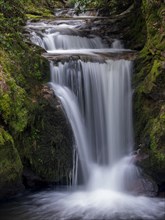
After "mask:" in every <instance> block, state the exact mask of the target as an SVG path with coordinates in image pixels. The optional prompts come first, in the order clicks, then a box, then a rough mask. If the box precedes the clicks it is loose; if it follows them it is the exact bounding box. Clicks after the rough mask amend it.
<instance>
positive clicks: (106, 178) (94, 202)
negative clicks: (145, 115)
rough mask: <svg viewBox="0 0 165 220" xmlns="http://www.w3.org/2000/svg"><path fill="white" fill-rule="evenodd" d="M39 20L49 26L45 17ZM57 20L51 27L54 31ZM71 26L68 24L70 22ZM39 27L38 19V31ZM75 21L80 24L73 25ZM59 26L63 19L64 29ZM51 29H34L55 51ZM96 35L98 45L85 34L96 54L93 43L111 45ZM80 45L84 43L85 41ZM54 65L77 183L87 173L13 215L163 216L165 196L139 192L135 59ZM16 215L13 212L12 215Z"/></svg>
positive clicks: (68, 219) (62, 218) (52, 218)
mask: <svg viewBox="0 0 165 220" xmlns="http://www.w3.org/2000/svg"><path fill="white" fill-rule="evenodd" d="M74 22H75V21H74ZM30 25H31V26H32V27H33V25H32V24H30ZM30 25H29V26H30ZM38 26H39V28H40V29H42V28H46V25H45V24H42V23H39V24H38ZM56 26H58V25H56ZM56 26H55V27H54V26H53V27H48V28H49V31H48V32H49V33H50V28H53V29H54V28H56ZM66 26H67V28H68V26H69V25H68V24H66ZM36 27H37V24H36V23H35V24H34V27H33V31H34V30H35V28H36ZM74 27H75V28H76V25H75V26H74V25H71V26H69V28H72V29H74ZM36 29H37V28H36ZM59 29H60V25H59V26H58V30H57V31H58V32H59ZM53 31H54V30H53ZM42 32H43V30H42ZM36 33H37V31H36ZM49 33H48V36H47V34H46V31H45V32H44V33H42V35H41V34H40V35H38V34H34V32H33V34H32V35H33V36H32V41H33V42H34V43H35V44H38V45H40V46H43V47H44V48H48V50H53V51H54V49H55V48H56V49H57V47H56V46H54V45H56V44H57V42H56V40H57V39H56V37H55V38H54V37H53V39H51V40H50V36H49ZM58 35H59V33H58ZM58 37H59V38H60V35H59V36H58ZM45 38H46V39H47V40H50V41H47V40H45ZM61 39H62V41H65V43H66V44H67V46H66V45H65V46H64V45H63V43H62V44H61V45H63V46H62V48H61V46H60V49H62V50H63V52H62V54H65V53H66V51H67V50H70V49H73V48H72V43H73V41H72V40H73V38H72V37H71V36H70V35H69V36H68V35H63V36H61ZM61 39H60V41H61ZM96 39H97V40H98V38H93V39H92V41H93V44H92V45H91V43H90V42H91V39H88V38H87V37H86V38H85V39H84V40H85V42H88V43H87V44H86V45H87V46H85V47H88V48H90V54H91V53H92V49H93V48H105V44H103V43H102V42H99V44H97V40H96ZM95 40H96V41H95ZM52 41H53V42H52ZM62 41H61V42H62ZM78 41H81V39H80V38H78ZM83 44H84V43H83ZM51 45H53V46H51ZM93 45H95V46H93ZM70 46H71V48H70ZM96 46H98V47H96ZM76 47H77V49H80V47H81V46H76ZM112 47H113V49H114V48H115V49H116V50H121V48H122V45H121V44H120V42H119V41H114V43H113V44H112ZM77 51H80V50H77ZM105 51H106V50H105ZM88 52H89V51H88ZM50 69H51V83H50V86H51V87H52V89H53V90H54V91H55V94H56V95H57V96H58V97H59V99H60V100H61V103H62V105H63V108H64V110H65V112H66V115H67V117H68V119H69V121H70V124H71V127H72V129H73V133H74V137H75V148H74V150H73V154H74V155H73V157H74V163H73V164H74V167H73V175H72V183H73V185H74V184H77V182H78V177H79V178H80V179H81V180H82V179H83V181H82V182H83V187H81V188H78V187H77V188H76V189H75V188H73V190H74V191H72V190H71V191H70V190H69V191H59V192H57V191H47V192H41V193H37V194H36V195H33V196H29V197H28V200H27V201H26V202H24V203H23V205H22V204H21V205H20V208H19V209H18V207H17V208H16V210H15V213H14V215H15V216H16V217H15V218H14V217H13V215H12V219H13V220H17V219H18V218H17V216H21V218H20V219H26V220H45V219H47V220H57V219H58V220H75V219H79V220H85V219H86V220H92V219H93V220H96V219H98V220H103V219H104V220H116V219H122V220H123V219H125V220H126V219H127V220H129V219H134V220H139V219H143V220H144V219H148V220H154V219H157V220H158V219H159V220H163V219H164V215H165V212H164V208H165V203H164V200H163V199H160V198H150V197H146V196H142V195H138V191H136V190H134V189H135V188H136V187H135V186H136V183H137V182H138V181H139V179H140V178H141V172H140V170H139V169H138V168H137V167H136V165H135V164H134V163H133V156H131V155H130V153H131V152H132V150H133V129H132V101H131V99H132V89H131V70H132V62H131V61H128V60H110V59H109V60H104V62H101V63H100V62H89V61H88V62H84V61H81V60H80V59H79V60H77V61H76V60H72V59H70V61H68V62H58V63H54V62H53V61H51V62H50ZM77 155H78V156H77ZM78 160H79V162H78ZM78 164H80V165H81V172H80V168H79V167H78ZM79 173H82V176H80V175H79ZM17 206H18V205H17ZM12 211H13V209H12ZM11 213H12V212H11ZM16 213H17V214H16ZM10 219H11V218H10V216H9V218H8V219H7V220H10Z"/></svg>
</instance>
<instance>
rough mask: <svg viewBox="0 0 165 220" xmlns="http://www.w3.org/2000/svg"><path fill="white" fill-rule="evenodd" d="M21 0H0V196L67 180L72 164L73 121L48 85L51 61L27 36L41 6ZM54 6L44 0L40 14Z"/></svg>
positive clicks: (46, 12)
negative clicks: (28, 19)
mask: <svg viewBox="0 0 165 220" xmlns="http://www.w3.org/2000/svg"><path fill="white" fill-rule="evenodd" d="M42 2H44V1H42ZM47 2H49V1H47ZM51 2H52V3H53V1H51ZM56 2H57V1H56ZM21 3H22V2H21V1H15V0H14V1H12V2H11V1H5V4H4V1H0V12H1V13H0V32H1V33H2V35H1V36H0V199H2V198H6V197H9V196H11V195H14V193H18V192H19V191H20V190H23V189H24V187H30V188H33V187H40V186H43V185H47V184H49V183H63V184H66V183H67V182H68V181H69V179H68V178H69V174H70V172H71V167H72V156H71V155H72V149H71V146H72V133H71V130H70V127H69V126H68V123H67V120H66V118H65V115H64V113H63V110H62V108H61V106H60V104H59V103H58V100H57V99H56V97H54V95H53V94H52V92H51V91H49V90H48V88H47V87H45V86H43V85H44V84H45V83H47V82H48V81H49V67H48V65H49V64H48V62H47V61H46V60H45V59H43V58H42V57H41V54H42V52H43V51H42V50H41V49H39V48H37V47H35V46H34V45H32V44H31V43H30V42H28V41H27V39H26V38H25V36H24V34H26V33H24V32H25V31H24V29H23V25H25V21H26V14H25V13H26V12H27V13H30V12H29V8H30V7H31V8H32V7H33V10H34V11H35V7H36V11H38V10H39V8H38V6H37V5H35V4H33V2H32V1H25V3H26V4H25V5H22V4H21ZM28 4H29V5H28ZM38 4H39V1H38ZM45 4H46V3H45ZM47 6H48V5H47ZM26 7H27V8H26ZM44 7H45V6H44ZM48 8H49V7H46V9H45V8H43V10H42V7H41V5H40V15H37V16H40V17H41V16H46V15H47V16H48V15H49V16H52V15H51V11H49V10H48ZM45 10H46V11H45ZM43 13H44V14H43ZM28 16H29V14H28ZM35 16H36V15H35ZM33 17H34V15H33Z"/></svg>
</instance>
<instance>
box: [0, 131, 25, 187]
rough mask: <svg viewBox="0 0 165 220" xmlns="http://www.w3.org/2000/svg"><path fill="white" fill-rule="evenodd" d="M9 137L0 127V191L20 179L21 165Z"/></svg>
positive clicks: (11, 139)
mask: <svg viewBox="0 0 165 220" xmlns="http://www.w3.org/2000/svg"><path fill="white" fill-rule="evenodd" d="M13 143H14V141H13V138H12V137H11V135H10V134H9V133H8V132H6V131H5V130H4V129H3V128H2V127H0V161H1V163H0V190H1V188H2V187H4V186H5V184H8V183H10V182H17V181H19V180H20V178H21V173H22V163H21V160H20V157H19V154H18V151H17V150H16V148H15V147H14V144H13Z"/></svg>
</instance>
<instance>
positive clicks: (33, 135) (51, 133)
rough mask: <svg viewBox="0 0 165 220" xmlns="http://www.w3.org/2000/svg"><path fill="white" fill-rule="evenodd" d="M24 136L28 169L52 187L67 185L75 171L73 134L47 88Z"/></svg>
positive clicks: (52, 94) (21, 149)
mask: <svg viewBox="0 0 165 220" xmlns="http://www.w3.org/2000/svg"><path fill="white" fill-rule="evenodd" d="M40 91H41V93H40V94H39V93H38V97H36V99H35V108H34V110H33V113H32V114H33V118H31V121H29V125H28V127H27V129H26V130H25V132H24V133H23V135H22V137H21V138H22V141H21V142H22V143H23V146H20V148H19V150H20V152H21V157H22V160H23V161H24V167H28V168H31V170H32V171H33V172H34V173H35V174H37V175H38V176H39V177H40V178H41V179H43V180H45V181H47V182H50V183H62V184H67V183H68V182H69V178H70V174H71V171H72V137H73V135H72V131H71V128H70V125H69V123H68V121H67V119H66V117H65V115H64V112H63V111H62V109H61V105H60V103H59V101H58V100H57V98H56V97H55V96H54V93H53V91H51V90H49V88H48V87H46V86H44V87H43V89H42V90H40Z"/></svg>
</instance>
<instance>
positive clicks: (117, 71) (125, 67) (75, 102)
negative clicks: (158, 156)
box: [51, 60, 133, 182]
mask: <svg viewBox="0 0 165 220" xmlns="http://www.w3.org/2000/svg"><path fill="white" fill-rule="evenodd" d="M131 66H132V63H131V61H125V60H117V61H112V60H108V61H107V62H105V63H90V62H82V61H80V60H79V61H71V62H69V63H64V64H62V63H58V66H55V65H53V63H51V81H52V83H53V85H54V87H53V88H54V90H55V93H56V95H57V96H58V97H59V98H60V99H61V102H62V103H63V106H64V109H65V111H66V114H67V116H68V118H69V120H70V122H71V125H72V121H73V120H75V122H74V123H75V124H76V126H74V125H72V129H73V133H74V135H75V139H76V145H77V150H78V154H79V158H80V161H83V162H82V163H81V165H82V168H83V170H84V173H92V169H93V166H92V164H100V165H101V166H102V165H103V166H104V165H106V166H111V165H112V164H114V163H116V162H117V161H119V160H120V159H121V158H122V157H124V156H126V155H128V154H129V153H130V152H131V151H132V150H133V148H132V147H133V138H132V136H133V135H132V115H131V112H132V111H131V108H132V107H131V97H132V90H131ZM58 88H60V89H58ZM66 89H67V92H66V93H64V91H63V90H66ZM63 99H66V100H67V101H68V103H67V106H66V105H65V103H64V101H63ZM69 100H70V101H69ZM71 113H72V114H73V115H72V116H71ZM82 125H83V126H82ZM80 126H81V127H80ZM79 137H81V139H82V140H83V141H80V140H78V139H79ZM84 141H85V143H84ZM84 166H85V167H86V169H84ZM85 182H87V179H86V180H85Z"/></svg>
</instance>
